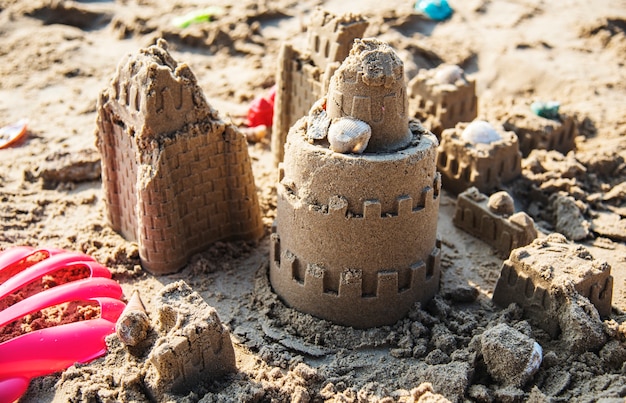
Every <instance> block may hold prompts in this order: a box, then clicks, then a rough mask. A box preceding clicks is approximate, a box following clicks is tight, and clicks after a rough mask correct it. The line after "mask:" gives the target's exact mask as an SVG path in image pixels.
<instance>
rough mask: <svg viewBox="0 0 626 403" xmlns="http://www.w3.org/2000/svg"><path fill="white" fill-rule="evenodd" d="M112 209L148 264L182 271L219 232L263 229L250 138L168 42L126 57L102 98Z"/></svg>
mask: <svg viewBox="0 0 626 403" xmlns="http://www.w3.org/2000/svg"><path fill="white" fill-rule="evenodd" d="M96 136H97V146H98V148H99V150H100V153H101V156H102V182H103V187H104V200H105V204H106V206H107V217H108V220H109V222H110V223H111V226H112V227H113V229H115V230H116V231H118V232H120V233H121V234H122V236H124V237H125V238H126V239H128V240H130V241H137V243H138V244H139V256H140V258H141V263H142V266H143V267H144V268H145V269H147V270H149V271H151V272H153V273H155V274H164V273H172V272H176V271H178V270H179V269H181V268H182V267H183V266H184V265H185V264H186V263H187V260H188V259H189V257H190V256H191V255H192V254H194V253H197V252H200V251H202V250H203V249H205V248H206V247H207V246H208V245H209V244H211V243H213V242H215V241H217V240H230V239H244V240H256V239H258V238H260V237H261V236H262V234H263V224H262V222H261V216H260V209H259V205H258V199H257V194H256V187H255V185H254V178H253V176H252V169H251V165H250V158H249V156H248V148H247V143H246V139H245V136H244V135H243V134H241V133H240V132H239V131H238V130H237V128H236V127H235V126H233V125H232V124H229V123H226V122H225V121H223V120H221V119H220V118H219V116H218V112H217V111H216V110H215V109H213V108H212V107H211V106H210V105H209V104H208V103H207V101H206V99H205V97H204V94H203V93H202V90H201V89H200V88H199V87H198V85H197V83H196V78H195V76H194V75H193V73H192V72H191V70H190V69H189V66H187V65H186V64H179V63H177V62H176V61H175V60H174V59H173V58H172V56H170V54H169V53H168V51H167V44H166V42H165V41H163V40H159V41H158V43H157V45H156V46H150V47H149V48H147V49H143V50H141V51H140V52H139V53H138V54H137V55H129V56H128V57H126V58H125V59H123V60H122V61H121V63H120V64H119V66H118V69H117V72H116V74H115V76H114V77H113V80H112V81H111V84H110V86H109V87H108V88H106V89H105V90H104V91H102V93H101V94H100V98H99V99H98V117H97V129H96Z"/></svg>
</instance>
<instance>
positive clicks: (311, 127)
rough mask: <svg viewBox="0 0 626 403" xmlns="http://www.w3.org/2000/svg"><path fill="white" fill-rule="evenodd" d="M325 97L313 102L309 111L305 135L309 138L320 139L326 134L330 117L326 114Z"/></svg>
mask: <svg viewBox="0 0 626 403" xmlns="http://www.w3.org/2000/svg"><path fill="white" fill-rule="evenodd" d="M325 107H326V98H322V99H320V100H318V101H317V102H315V103H314V104H313V106H312V107H311V110H310V111H309V116H308V118H307V123H308V128H307V131H306V137H307V138H308V139H309V140H322V139H324V138H325V137H326V135H327V134H328V126H330V118H329V117H328V115H327V114H326V109H325Z"/></svg>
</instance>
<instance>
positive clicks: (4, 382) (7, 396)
mask: <svg viewBox="0 0 626 403" xmlns="http://www.w3.org/2000/svg"><path fill="white" fill-rule="evenodd" d="M29 383H30V379H29V378H24V377H21V376H20V377H15V378H7V379H2V378H0V402H15V401H17V399H19V397H20V396H22V395H23V394H24V392H26V389H28V384H29Z"/></svg>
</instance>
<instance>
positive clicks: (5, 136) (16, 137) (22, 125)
mask: <svg viewBox="0 0 626 403" xmlns="http://www.w3.org/2000/svg"><path fill="white" fill-rule="evenodd" d="M27 128H28V121H27V120H26V119H21V120H19V121H18V122H17V123H14V124H12V125H8V126H4V127H2V128H0V149H2V148H7V147H10V146H12V145H13V144H15V143H17V142H18V141H20V140H21V139H22V138H24V136H25V135H26V132H27Z"/></svg>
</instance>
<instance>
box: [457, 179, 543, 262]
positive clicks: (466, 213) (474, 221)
mask: <svg viewBox="0 0 626 403" xmlns="http://www.w3.org/2000/svg"><path fill="white" fill-rule="evenodd" d="M452 222H453V223H454V225H455V226H457V227H459V228H461V229H462V230H464V231H467V232H469V233H470V234H472V235H474V236H475V237H477V238H479V239H481V240H482V241H484V242H486V243H488V244H489V245H491V246H492V247H494V248H495V249H496V250H497V251H498V253H499V254H500V255H503V256H506V257H508V256H509V254H510V253H511V250H513V249H515V248H519V247H522V246H526V245H528V244H529V243H531V242H532V241H533V240H534V239H535V238H537V230H536V229H535V224H534V222H533V219H532V218H530V217H529V216H528V214H526V213H524V212H519V213H515V208H514V205H513V199H512V198H511V196H510V195H509V194H508V193H507V192H504V191H502V192H497V193H494V194H492V195H491V196H490V197H487V195H485V194H483V193H480V192H479V191H478V189H476V188H475V187H471V188H469V189H467V190H466V191H464V192H463V193H461V194H459V196H458V198H457V200H456V210H455V211H454V218H453V220H452Z"/></svg>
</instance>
